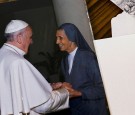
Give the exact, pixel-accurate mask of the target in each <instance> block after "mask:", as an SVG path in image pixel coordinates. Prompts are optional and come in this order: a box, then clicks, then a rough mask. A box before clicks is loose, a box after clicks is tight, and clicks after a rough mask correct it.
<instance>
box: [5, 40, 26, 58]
mask: <svg viewBox="0 0 135 115" xmlns="http://www.w3.org/2000/svg"><path fill="white" fill-rule="evenodd" d="M4 47H6V48H8V49H10V50H12V51H14V52H16V53H17V54H19V55H21V56H24V55H25V54H26V53H25V52H24V51H23V50H21V49H19V48H18V47H16V46H14V45H11V44H8V43H4Z"/></svg>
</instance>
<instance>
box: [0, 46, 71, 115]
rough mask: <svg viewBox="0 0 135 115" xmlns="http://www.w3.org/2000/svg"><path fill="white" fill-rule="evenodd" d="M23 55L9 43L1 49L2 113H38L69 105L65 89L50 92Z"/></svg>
mask: <svg viewBox="0 0 135 115" xmlns="http://www.w3.org/2000/svg"><path fill="white" fill-rule="evenodd" d="M23 55H24V52H23V51H22V50H20V49H18V48H17V47H15V46H12V45H9V44H4V45H3V46H2V48H1V49H0V110H1V115H9V114H13V115H20V114H21V113H30V115H37V113H48V112H52V111H57V110H61V109H64V108H68V107H69V105H68V102H69V93H68V91H67V90H66V89H64V88H63V89H59V90H54V91H53V89H52V87H51V86H50V84H49V83H48V82H47V81H46V80H45V78H44V77H43V76H42V75H41V74H40V72H39V71H38V70H37V69H36V68H35V67H34V66H33V65H32V64H31V63H29V62H28V61H27V60H26V59H25V58H24V57H23Z"/></svg>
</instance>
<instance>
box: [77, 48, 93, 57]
mask: <svg viewBox="0 0 135 115" xmlns="http://www.w3.org/2000/svg"><path fill="white" fill-rule="evenodd" d="M78 53H79V54H80V55H83V56H88V57H89V56H90V57H91V56H92V57H93V56H95V53H94V52H93V51H90V50H85V49H78Z"/></svg>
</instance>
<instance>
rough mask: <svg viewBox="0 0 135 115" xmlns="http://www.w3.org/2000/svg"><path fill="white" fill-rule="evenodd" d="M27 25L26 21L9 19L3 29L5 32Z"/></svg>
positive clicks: (15, 30) (14, 30)
mask: <svg viewBox="0 0 135 115" xmlns="http://www.w3.org/2000/svg"><path fill="white" fill-rule="evenodd" d="M27 26H28V23H26V22H24V21H22V20H11V21H10V22H9V24H8V25H7V27H6V29H5V33H13V32H17V31H19V30H21V29H24V28H25V27H27Z"/></svg>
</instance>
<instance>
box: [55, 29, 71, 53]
mask: <svg viewBox="0 0 135 115" xmlns="http://www.w3.org/2000/svg"><path fill="white" fill-rule="evenodd" d="M56 37H57V40H56V44H58V45H59V48H60V50H61V51H67V52H68V53H70V52H71V50H72V48H71V44H72V42H71V41H70V40H69V39H68V37H67V35H66V34H65V32H64V30H57V32H56Z"/></svg>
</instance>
